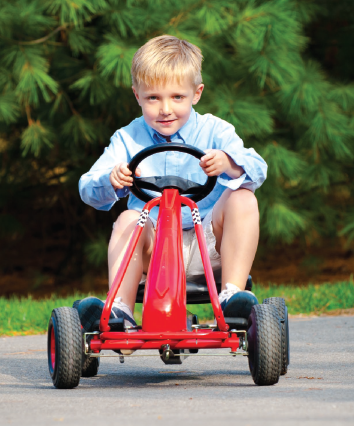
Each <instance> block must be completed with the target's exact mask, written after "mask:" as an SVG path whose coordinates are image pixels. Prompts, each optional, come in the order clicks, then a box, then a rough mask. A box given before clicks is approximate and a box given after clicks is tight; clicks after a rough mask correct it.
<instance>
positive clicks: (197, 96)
mask: <svg viewBox="0 0 354 426" xmlns="http://www.w3.org/2000/svg"><path fill="white" fill-rule="evenodd" d="M203 90H204V84H199V85H198V86H197V88H196V89H195V95H194V97H193V101H192V104H193V105H196V104H197V103H198V102H199V99H200V97H201V96H202V93H203Z"/></svg>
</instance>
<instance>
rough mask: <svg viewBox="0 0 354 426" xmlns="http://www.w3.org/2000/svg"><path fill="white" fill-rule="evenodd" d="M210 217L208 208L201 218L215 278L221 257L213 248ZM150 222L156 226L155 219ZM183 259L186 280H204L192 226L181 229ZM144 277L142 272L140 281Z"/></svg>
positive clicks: (143, 279) (213, 236)
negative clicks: (186, 229)
mask: <svg viewBox="0 0 354 426" xmlns="http://www.w3.org/2000/svg"><path fill="white" fill-rule="evenodd" d="M212 217H213V211H212V210H210V212H209V213H208V214H207V215H206V216H205V218H204V219H203V221H202V226H203V230H204V236H205V241H206V245H207V250H208V254H209V258H210V263H211V267H212V269H213V271H214V275H215V278H216V277H217V276H219V275H220V274H221V257H220V254H219V253H218V252H217V251H216V249H215V244H216V239H215V235H214V233H213V225H212ZM151 222H152V223H153V225H154V227H155V228H156V223H155V221H154V220H152V221H151ZM183 260H184V266H185V270H186V278H187V281H193V282H199V281H200V282H205V278H204V277H205V274H204V267H203V262H202V258H201V255H200V251H199V246H198V240H197V236H196V234H195V230H194V228H192V229H189V230H188V231H183ZM145 279H146V275H145V274H144V275H143V276H142V278H141V281H145Z"/></svg>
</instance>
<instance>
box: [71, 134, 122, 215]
mask: <svg viewBox="0 0 354 426" xmlns="http://www.w3.org/2000/svg"><path fill="white" fill-rule="evenodd" d="M126 161H127V150H126V147H125V144H124V142H123V140H122V138H121V135H120V134H119V131H117V132H116V133H115V134H114V135H113V136H112V137H111V143H110V145H109V146H108V147H106V148H105V150H104V152H103V154H102V155H101V157H100V158H99V159H98V160H97V161H96V163H95V164H94V165H93V166H92V167H91V169H90V171H89V172H87V173H85V174H84V175H82V176H81V178H80V181H79V192H80V196H81V199H82V201H83V202H84V203H86V204H88V205H90V206H92V207H94V208H95V209H97V210H105V211H107V210H110V209H111V207H112V206H113V204H114V203H115V202H116V201H118V200H119V198H123V197H125V196H127V195H128V194H129V192H130V191H129V188H128V187H124V188H122V189H118V190H116V191H115V190H114V188H113V186H112V184H111V182H110V181H109V176H110V174H111V171H112V170H113V168H114V167H115V166H116V165H117V164H118V163H121V162H126Z"/></svg>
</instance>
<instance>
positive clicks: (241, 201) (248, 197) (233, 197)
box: [226, 188, 258, 213]
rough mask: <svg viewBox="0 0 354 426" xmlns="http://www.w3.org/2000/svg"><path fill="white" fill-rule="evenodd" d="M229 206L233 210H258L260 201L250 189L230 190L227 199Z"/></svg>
mask: <svg viewBox="0 0 354 426" xmlns="http://www.w3.org/2000/svg"><path fill="white" fill-rule="evenodd" d="M226 206H227V208H231V209H232V210H233V211H235V210H238V211H247V212H249V213H251V212H258V201H257V198H256V196H255V195H254V193H253V192H252V191H249V190H248V189H242V188H241V189H237V190H236V191H232V190H230V192H229V194H228V198H227V201H226Z"/></svg>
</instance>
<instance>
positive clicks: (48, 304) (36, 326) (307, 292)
mask: <svg viewBox="0 0 354 426" xmlns="http://www.w3.org/2000/svg"><path fill="white" fill-rule="evenodd" d="M254 292H255V294H256V296H257V298H258V300H259V301H260V302H262V300H263V299H264V298H267V297H273V296H278V297H283V298H284V299H285V301H286V304H287V306H288V311H289V314H292V315H296V314H305V315H309V314H323V313H328V312H330V311H334V310H337V309H350V308H354V282H353V281H346V282H338V283H335V284H331V283H326V284H317V285H313V284H309V285H307V286H301V287H297V286H290V285H274V284H269V285H255V286H254ZM84 297H87V295H82V294H81V295H80V294H75V295H73V296H69V297H66V298H63V297H57V296H55V295H52V296H51V297H50V298H47V299H42V300H35V299H33V298H32V297H31V296H29V297H22V298H18V297H12V298H9V299H6V298H0V336H1V335H2V336H15V335H27V334H37V333H45V332H46V329H47V325H48V320H49V317H50V313H51V311H52V309H54V308H57V307H60V306H72V304H73V302H74V300H77V299H82V298H84ZM97 297H100V298H102V299H104V298H105V295H103V294H102V295H97ZM141 310H142V305H141V304H137V305H136V309H135V313H134V316H135V319H136V320H137V322H138V323H140V324H141ZM188 310H189V311H191V312H193V313H194V314H197V315H198V317H199V319H200V320H202V321H203V320H204V321H206V320H212V319H213V311H212V308H211V305H210V304H208V305H188Z"/></svg>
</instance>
